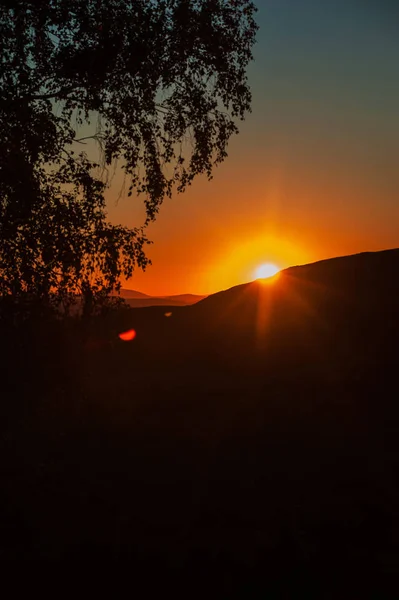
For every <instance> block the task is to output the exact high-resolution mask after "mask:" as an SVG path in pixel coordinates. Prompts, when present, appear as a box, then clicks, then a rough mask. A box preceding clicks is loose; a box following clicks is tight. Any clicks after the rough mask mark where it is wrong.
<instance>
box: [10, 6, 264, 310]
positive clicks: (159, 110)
mask: <svg viewBox="0 0 399 600" xmlns="http://www.w3.org/2000/svg"><path fill="white" fill-rule="evenodd" d="M254 13H255V7H254V5H253V3H252V2H251V1H250V0H234V2H230V0H195V2H189V1H187V0H150V1H149V0H135V1H134V2H125V1H121V0H34V1H32V0H12V1H9V0H8V1H5V2H2V3H1V5H0V131H1V136H0V310H1V309H2V300H3V297H6V298H9V297H10V296H11V297H12V299H13V300H20V299H21V298H25V297H26V295H28V296H29V297H35V298H36V299H38V300H39V301H40V305H41V306H42V307H46V309H55V310H59V309H60V307H61V309H62V310H63V311H64V313H65V311H66V310H67V309H68V307H69V306H70V305H71V304H72V305H73V304H74V302H75V299H76V296H79V297H80V298H82V300H83V302H82V309H83V312H84V313H85V315H86V316H89V315H90V314H91V313H92V312H93V311H94V310H95V307H96V305H97V304H98V302H103V300H104V298H105V297H106V296H108V295H109V294H111V293H112V292H115V291H118V290H119V288H120V285H121V277H123V278H125V279H129V278H130V277H131V276H132V273H133V271H134V269H136V268H137V267H138V268H142V269H145V267H146V266H147V265H148V263H149V261H148V258H147V256H146V248H147V243H148V239H147V236H146V225H148V224H149V223H150V222H152V221H154V220H155V218H156V216H157V213H158V211H159V209H160V206H161V204H162V202H163V201H164V199H165V198H167V197H170V196H171V194H172V192H173V191H175V192H184V190H185V189H186V188H187V186H189V185H190V184H191V183H192V181H193V180H194V179H195V178H196V176H197V175H202V174H203V175H206V176H207V177H208V178H209V179H210V178H211V177H212V173H213V170H214V168H215V167H216V166H217V165H218V164H219V163H221V162H223V160H224V159H225V158H226V156H227V147H228V142H229V140H230V138H231V136H232V135H233V134H235V133H237V132H238V126H237V123H238V122H239V121H240V120H242V119H244V117H245V115H246V114H247V113H248V111H249V110H250V107H251V93H250V89H249V85H248V80H247V67H248V64H249V62H250V60H251V59H252V47H253V44H254V41H255V34H256V31H257V26H256V23H255V21H254ZM93 145H94V147H93ZM117 168H118V169H119V171H122V173H123V174H124V183H123V187H122V189H121V190H120V195H123V194H124V191H126V194H127V196H132V195H134V196H135V197H136V198H135V201H136V202H137V197H141V198H142V199H143V203H144V208H145V211H144V215H145V216H144V223H143V224H142V226H136V227H134V228H133V227H127V226H125V225H118V224H115V223H111V222H110V221H109V220H108V216H107V207H106V201H105V191H106V189H107V187H109V186H110V184H111V182H112V178H113V174H114V173H115V171H116V169H117ZM132 201H133V200H132ZM137 225H140V224H137Z"/></svg>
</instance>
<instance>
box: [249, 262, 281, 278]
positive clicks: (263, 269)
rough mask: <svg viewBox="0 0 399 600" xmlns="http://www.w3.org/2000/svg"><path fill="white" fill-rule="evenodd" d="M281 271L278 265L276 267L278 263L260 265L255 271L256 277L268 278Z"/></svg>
mask: <svg viewBox="0 0 399 600" xmlns="http://www.w3.org/2000/svg"><path fill="white" fill-rule="evenodd" d="M279 271H280V269H279V268H278V267H276V265H273V264H272V263H265V264H263V265H260V266H259V267H258V268H257V269H256V271H255V278H256V279H267V278H268V277H273V276H274V275H277V273H278V272H279Z"/></svg>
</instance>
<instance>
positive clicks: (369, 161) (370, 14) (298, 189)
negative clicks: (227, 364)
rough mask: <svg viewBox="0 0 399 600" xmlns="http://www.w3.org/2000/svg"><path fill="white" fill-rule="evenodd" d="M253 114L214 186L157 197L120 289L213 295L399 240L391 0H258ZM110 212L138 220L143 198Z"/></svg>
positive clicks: (397, 17) (397, 75)
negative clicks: (264, 273) (135, 264)
mask: <svg viewBox="0 0 399 600" xmlns="http://www.w3.org/2000/svg"><path fill="white" fill-rule="evenodd" d="M256 5H257V7H258V9H259V12H258V14H257V22H258V24H259V26H260V29H259V32H258V39H257V44H256V47H255V49H254V62H253V63H252V64H251V66H250V68H249V82H250V85H251V88H252V93H253V105H252V109H253V110H252V113H251V114H250V115H249V116H248V117H247V118H246V120H245V122H243V123H241V124H240V134H239V135H238V136H234V138H233V139H232V141H231V143H230V145H229V150H228V152H229V156H228V158H227V159H226V161H225V162H224V163H223V165H221V166H220V167H218V168H217V169H216V170H215V172H214V178H213V180H212V181H211V182H209V181H208V180H207V179H206V178H205V177H201V178H199V179H197V180H196V181H195V182H194V184H193V185H192V186H191V188H189V189H188V190H187V191H186V192H185V193H184V194H181V195H176V196H174V197H173V198H172V199H170V200H169V199H168V200H166V201H165V203H164V204H163V206H162V208H161V211H160V214H159V216H158V218H157V221H156V222H155V223H154V224H152V225H151V226H150V227H149V228H148V237H149V238H150V239H151V240H152V241H153V244H152V245H151V246H149V247H148V255H149V257H150V258H151V260H152V263H153V264H152V266H150V267H148V269H147V270H146V272H145V273H143V272H141V271H139V270H137V271H136V272H135V273H134V275H133V277H132V279H130V280H129V281H128V282H127V283H124V284H123V285H124V287H128V288H130V289H136V290H140V291H142V292H144V293H147V294H151V295H169V294H179V293H193V294H210V293H214V292H217V291H219V290H222V289H226V288H229V287H232V286H234V285H238V284H240V283H244V282H247V281H251V280H253V279H255V273H254V272H255V270H256V268H257V267H258V266H259V265H261V264H262V263H266V262H272V263H275V264H276V265H277V266H278V267H279V268H286V267H288V266H292V265H297V264H304V263H308V262H314V261H317V260H321V259H324V258H330V257H334V256H342V255H346V254H353V253H357V252H363V251H375V250H382V249H386V248H394V247H399V168H398V159H399V36H398V30H399V29H398V27H399V8H398V7H397V4H396V0H335V1H330V2H328V1H327V0H257V1H256ZM116 182H117V183H116V186H115V185H114V186H113V187H112V188H111V190H110V193H109V196H108V198H109V216H110V219H111V220H112V221H113V222H119V223H123V224H126V225H129V226H132V227H134V226H137V225H140V224H141V221H142V215H143V212H142V209H141V208H140V203H141V202H142V200H140V199H132V198H127V197H126V198H124V197H122V198H121V199H120V200H119V201H118V202H117V203H116V197H117V195H118V191H119V189H117V188H118V179H116Z"/></svg>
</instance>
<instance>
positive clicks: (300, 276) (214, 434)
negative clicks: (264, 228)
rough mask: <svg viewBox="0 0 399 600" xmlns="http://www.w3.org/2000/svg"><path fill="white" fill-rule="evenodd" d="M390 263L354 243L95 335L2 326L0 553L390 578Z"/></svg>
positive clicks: (396, 312)
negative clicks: (342, 253) (7, 331)
mask: <svg viewBox="0 0 399 600" xmlns="http://www.w3.org/2000/svg"><path fill="white" fill-rule="evenodd" d="M398 274H399V250H390V251H383V252H377V253H365V254H359V255H356V256H349V257H342V258H337V259H332V260H327V261H321V262H319V263H314V264H311V265H304V266H299V267H292V268H290V269H287V270H285V271H283V272H282V273H281V274H280V275H279V277H277V278H276V279H275V280H273V281H270V282H259V281H256V282H252V283H248V284H245V285H241V286H237V287H235V288H232V289H230V290H226V291H225V292H221V293H218V294H214V295H212V296H210V297H208V298H207V299H205V300H203V301H201V302H199V303H198V304H195V305H194V306H183V307H181V306H177V307H170V306H169V307H159V306H153V307H147V308H140V309H131V310H127V311H122V312H121V313H119V314H118V315H110V316H109V319H108V321H105V320H100V319H99V320H97V321H93V323H92V327H91V330H89V331H88V332H85V335H89V334H90V335H91V336H92V337H93V338H94V339H98V340H100V341H101V340H102V341H106V343H105V344H102V345H101V344H99V345H98V346H96V345H95V344H91V345H87V344H85V343H83V344H82V343H81V337H80V335H81V334H80V332H79V331H78V332H77V333H76V334H74V332H73V331H72V325H71V324H68V327H67V328H66V330H65V331H62V329H61V326H60V329H59V330H57V331H56V332H55V333H54V332H51V335H50V334H48V333H47V332H46V331H45V330H44V329H43V327H40V329H39V332H38V334H37V335H34V336H33V337H32V336H31V337H29V336H30V333H29V332H28V331H26V329H25V328H24V330H23V332H22V333H23V335H21V336H19V337H17V338H15V337H14V338H13V339H12V340H11V341H10V340H6V341H7V343H6V346H5V349H4V352H3V356H4V359H3V361H4V362H3V363H2V367H3V368H5V373H6V375H7V377H4V378H3V381H4V382H5V383H3V389H2V392H3V395H2V403H1V405H0V409H1V411H2V419H0V427H2V430H1V432H0V433H1V435H0V444H1V445H2V446H1V450H2V452H0V466H1V467H2V470H1V473H2V489H3V494H2V495H1V497H0V508H1V510H0V526H1V527H0V530H1V532H2V535H1V536H0V558H2V557H3V556H7V555H8V554H10V552H13V553H14V554H13V555H15V556H17V557H21V556H22V557H28V558H36V557H37V556H38V555H40V556H39V557H44V558H48V557H51V558H52V559H54V558H59V557H60V558H61V559H62V560H65V559H67V560H69V559H71V558H73V559H74V560H78V559H81V560H82V561H85V564H87V561H88V560H90V558H91V557H93V556H95V557H96V560H98V558H99V557H100V558H102V559H103V561H104V564H110V562H111V561H112V560H114V559H115V557H118V560H119V559H123V558H127V559H128V560H129V561H130V562H129V564H132V565H134V567H132V568H135V569H136V571H139V572H141V571H143V570H145V569H146V568H147V569H148V573H149V574H150V577H151V574H153V573H154V565H155V566H156V569H157V573H159V572H162V569H165V571H166V572H167V573H168V574H169V575H170V576H172V574H174V575H173V576H174V577H176V578H177V580H178V581H179V582H181V581H184V582H185V583H186V582H187V584H188V585H192V581H193V573H194V576H195V577H199V576H200V577H203V578H204V579H205V580H206V581H207V583H208V582H209V581H211V580H212V579H213V578H216V579H218V578H223V581H225V580H229V581H230V582H232V584H235V583H236V582H237V580H239V579H240V578H243V581H244V583H246V584H247V587H246V588H245V589H246V590H248V589H249V588H248V584H249V583H250V584H252V585H253V586H254V589H258V588H259V586H260V588H261V589H262V590H263V589H265V590H266V593H265V594H264V597H268V592H270V594H269V595H270V596H271V597H277V598H280V597H281V598H285V597H286V598H295V597H297V596H298V590H300V591H301V592H302V591H305V594H303V595H304V596H307V592H309V590H310V589H312V590H313V591H314V592H315V593H314V595H312V594H310V597H318V598H327V597H328V598H342V597H344V598H345V597H357V596H359V594H360V595H361V596H362V597H365V598H371V597H384V598H385V597H391V596H390V595H389V594H387V593H385V591H383V590H382V588H383V586H384V585H385V584H386V585H389V582H390V578H391V580H394V578H395V576H396V574H397V572H398V571H399V558H398V557H399V516H398V510H397V507H398V502H399V489H398V480H397V473H398V466H399V435H398V431H399V404H398V365H399V343H398V340H399V278H398ZM165 313H168V314H169V313H172V314H171V316H168V317H166V316H165ZM129 328H134V329H135V330H136V332H137V336H136V338H135V339H134V340H133V341H132V342H129V343H124V342H122V341H120V340H119V339H118V332H120V331H123V330H125V329H129ZM32 339H33V342H32ZM1 343H3V344H4V343H5V342H4V339H3V338H2V339H1ZM7 382H9V383H7ZM9 407H11V408H12V410H13V411H14V412H13V413H12V415H14V416H12V418H11V416H10V414H6V410H5V409H6V408H7V409H8V408H9ZM9 412H11V410H10V411H9ZM3 413H4V414H3ZM10 549H11V550H10ZM96 564H98V563H96ZM165 580H166V579H162V585H164V581H165ZM373 582H374V583H375V584H376V588H375V589H373V588H372V584H373ZM282 584H284V585H285V590H284V593H282V594H279V593H277V592H276V593H274V590H277V589H278V590H280V586H281V585H282ZM350 584H352V587H351V590H350V593H349V586H350ZM391 585H392V584H391ZM188 589H191V588H188ZM372 589H373V593H372V592H371V590H372ZM393 589H396V588H393ZM374 592H375V593H374ZM300 595H302V594H300ZM222 596H223V594H222Z"/></svg>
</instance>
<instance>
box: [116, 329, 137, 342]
mask: <svg viewBox="0 0 399 600" xmlns="http://www.w3.org/2000/svg"><path fill="white" fill-rule="evenodd" d="M136 335H137V334H136V332H135V330H134V329H128V331H124V332H123V333H120V334H119V339H120V340H122V342H131V341H132V340H134V338H135V337H136Z"/></svg>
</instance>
